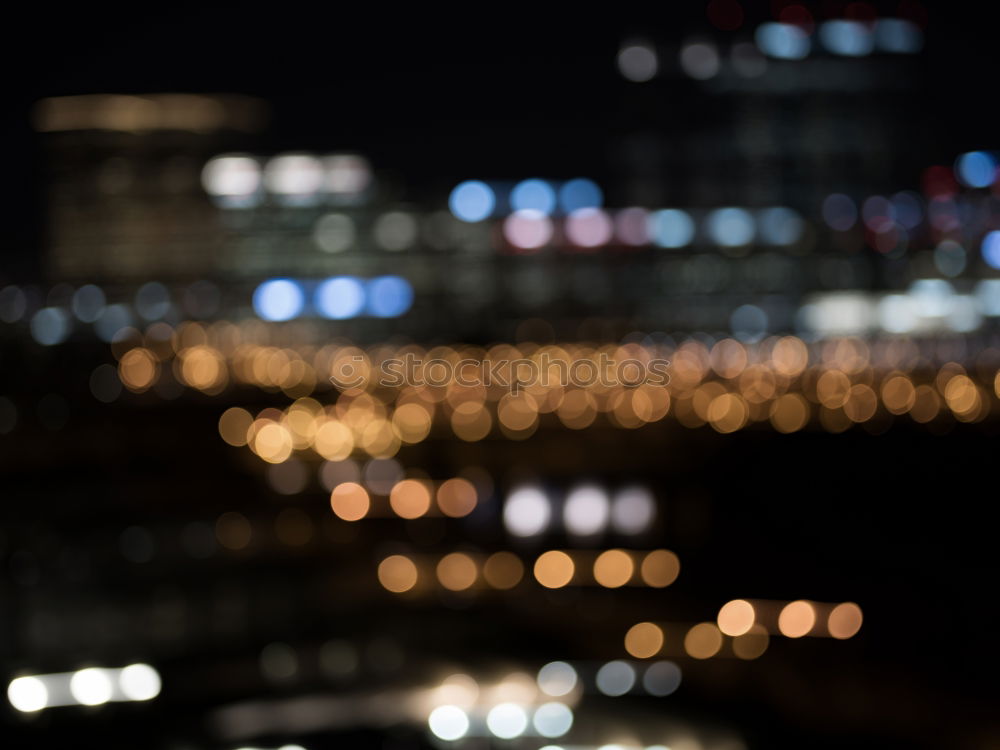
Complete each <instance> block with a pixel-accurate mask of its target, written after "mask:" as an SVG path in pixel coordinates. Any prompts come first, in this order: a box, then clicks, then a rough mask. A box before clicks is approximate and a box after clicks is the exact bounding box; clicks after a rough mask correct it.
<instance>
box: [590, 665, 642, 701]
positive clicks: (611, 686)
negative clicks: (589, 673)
mask: <svg viewBox="0 0 1000 750" xmlns="http://www.w3.org/2000/svg"><path fill="white" fill-rule="evenodd" d="M634 685H635V669H634V668H633V667H632V665H631V664H629V663H628V662H626V661H609V662H608V663H607V664H605V665H604V666H602V667H601V668H600V669H599V670H597V689H598V690H600V691H601V692H602V693H604V694H605V695H610V696H612V697H617V696H619V695H625V693H627V692H628V691H629V690H631V689H632V687H633V686H634Z"/></svg>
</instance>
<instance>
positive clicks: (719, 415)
mask: <svg viewBox="0 0 1000 750" xmlns="http://www.w3.org/2000/svg"><path fill="white" fill-rule="evenodd" d="M702 387H705V386H702ZM749 416H750V411H749V409H748V408H747V404H746V401H744V400H743V398H742V397H741V396H739V395H737V394H735V393H723V394H722V395H721V396H717V397H716V398H714V399H712V402H711V403H710V404H709V405H708V412H707V421H708V423H709V424H710V425H712V427H714V428H715V429H716V430H718V431H719V432H721V433H729V432H736V431H737V430H740V429H742V428H743V427H745V426H746V423H747V419H748V418H749Z"/></svg>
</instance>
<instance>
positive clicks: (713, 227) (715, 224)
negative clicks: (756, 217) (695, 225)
mask: <svg viewBox="0 0 1000 750" xmlns="http://www.w3.org/2000/svg"><path fill="white" fill-rule="evenodd" d="M707 227H708V235H709V237H711V238H712V241H713V242H715V244H717V245H722V246H723V247H740V246H741V245H747V244H749V243H750V242H752V241H753V238H754V235H755V234H756V227H755V226H754V221H753V217H752V216H751V215H750V212H749V211H746V210H744V209H742V208H717V209H716V210H714V211H712V213H710V214H709V215H708V221H707Z"/></svg>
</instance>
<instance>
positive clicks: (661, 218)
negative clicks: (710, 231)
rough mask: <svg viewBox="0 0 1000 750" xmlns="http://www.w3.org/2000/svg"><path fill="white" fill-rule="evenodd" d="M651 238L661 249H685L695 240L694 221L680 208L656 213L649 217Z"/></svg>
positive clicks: (665, 209)
mask: <svg viewBox="0 0 1000 750" xmlns="http://www.w3.org/2000/svg"><path fill="white" fill-rule="evenodd" d="M649 236H650V237H651V238H652V239H653V242H654V243H655V244H656V245H658V246H659V247H669V248H677V247H684V246H685V245H687V244H689V243H690V242H691V240H692V239H694V220H692V218H691V216H690V214H688V212H687V211H682V210H681V209H679V208H664V209H662V210H660V211H655V212H653V214H652V215H651V216H650V217H649Z"/></svg>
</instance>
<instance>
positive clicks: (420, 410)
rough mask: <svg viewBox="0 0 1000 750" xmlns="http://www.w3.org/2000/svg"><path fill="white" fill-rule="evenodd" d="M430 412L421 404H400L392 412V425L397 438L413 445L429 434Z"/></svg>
mask: <svg viewBox="0 0 1000 750" xmlns="http://www.w3.org/2000/svg"><path fill="white" fill-rule="evenodd" d="M431 421H432V420H431V412H430V411H429V410H428V409H427V407H425V406H423V405H422V404H414V403H408V404H401V405H400V406H397V407H396V410H395V411H394V412H393V413H392V426H393V428H395V430H396V434H397V435H398V436H399V439H400V440H401V441H402V442H404V443H406V444H408V445H413V444H415V443H419V442H420V441H422V440H423V439H424V438H426V437H427V435H428V434H430V431H431Z"/></svg>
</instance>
